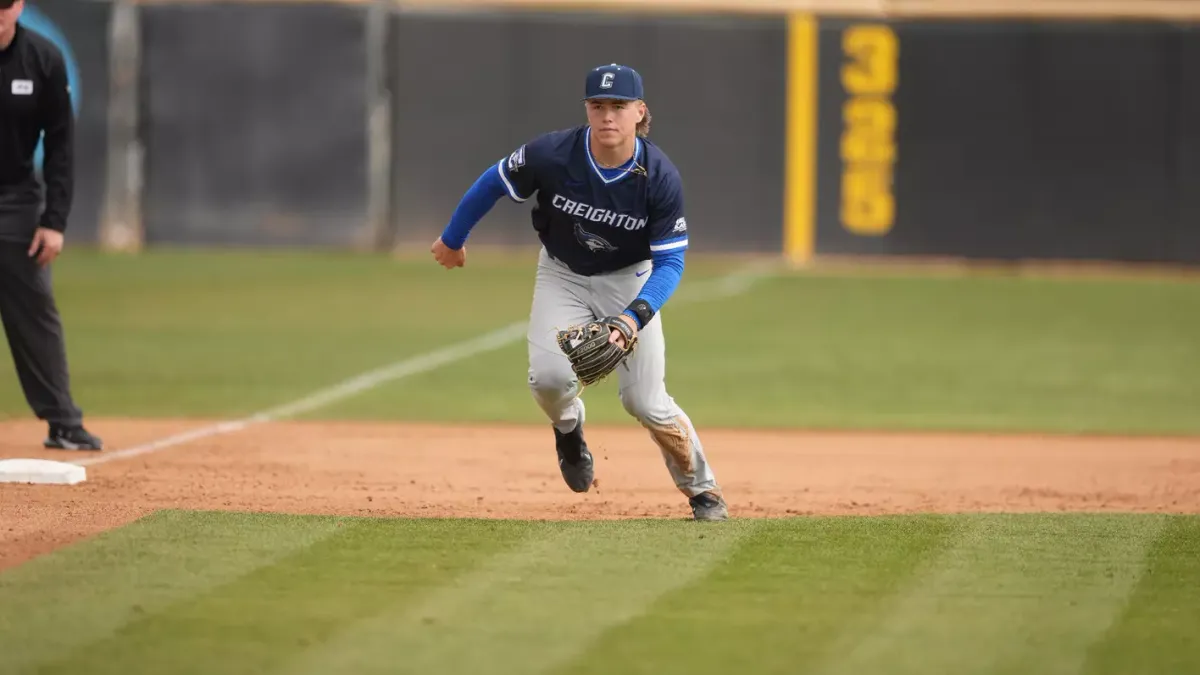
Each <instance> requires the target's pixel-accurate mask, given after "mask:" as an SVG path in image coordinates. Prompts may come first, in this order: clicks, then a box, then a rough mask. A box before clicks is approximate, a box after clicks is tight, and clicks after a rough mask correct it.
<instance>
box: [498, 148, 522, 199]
mask: <svg viewBox="0 0 1200 675" xmlns="http://www.w3.org/2000/svg"><path fill="white" fill-rule="evenodd" d="M514 154H515V153H514ZM511 164H512V157H511V156H510V157H509V158H508V159H502V160H500V162H499V163H498V164H496V173H499V174H500V181H501V182H502V183H504V191H505V192H507V193H508V196H509V198H510V199H512V200H513V201H515V202H518V203H519V202H523V201H525V200H526V199H529V197H522V196H521V195H520V194H518V193H517V189H516V187H515V186H513V180H512V179H511V178H510V177H509V173H510V172H511V171H512V169H510V168H509V166H510V165H511Z"/></svg>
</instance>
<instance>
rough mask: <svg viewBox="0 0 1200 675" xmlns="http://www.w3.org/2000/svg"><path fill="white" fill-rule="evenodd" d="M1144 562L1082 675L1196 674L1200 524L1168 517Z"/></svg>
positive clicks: (1199, 656) (1199, 636)
mask: <svg viewBox="0 0 1200 675" xmlns="http://www.w3.org/2000/svg"><path fill="white" fill-rule="evenodd" d="M1147 558H1148V562H1147V567H1146V571H1145V573H1144V574H1143V575H1142V580H1141V583H1139V584H1138V587H1137V589H1136V590H1135V591H1134V593H1133V595H1132V596H1131V597H1130V600H1129V603H1128V604H1127V605H1126V607H1125V611H1124V613H1123V614H1122V615H1121V617H1120V619H1119V620H1118V621H1117V622H1115V623H1114V624H1113V626H1112V627H1111V628H1110V629H1109V631H1108V633H1106V634H1105V636H1104V639H1103V640H1101V641H1099V642H1097V643H1096V644H1095V645H1094V646H1093V647H1092V649H1091V651H1090V652H1089V653H1088V660H1087V663H1086V665H1085V667H1084V668H1083V670H1082V673H1083V674H1084V675H1178V674H1180V673H1200V518H1197V517H1195V516H1175V517H1172V518H1171V520H1170V522H1169V523H1168V524H1167V526H1166V527H1165V528H1164V530H1163V532H1162V535H1161V536H1160V537H1159V538H1158V541H1157V542H1156V543H1155V545H1154V546H1153V547H1152V548H1151V549H1150V552H1149V554H1148V556H1147Z"/></svg>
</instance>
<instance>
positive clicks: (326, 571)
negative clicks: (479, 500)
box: [39, 519, 530, 675]
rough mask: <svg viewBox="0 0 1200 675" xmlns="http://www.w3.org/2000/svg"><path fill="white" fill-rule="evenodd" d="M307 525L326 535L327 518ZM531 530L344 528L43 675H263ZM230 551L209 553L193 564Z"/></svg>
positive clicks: (440, 524)
mask: <svg viewBox="0 0 1200 675" xmlns="http://www.w3.org/2000/svg"><path fill="white" fill-rule="evenodd" d="M303 522H306V523H308V524H309V525H310V526H312V527H318V528H322V527H324V524H325V523H327V522H330V521H329V520H328V519H305V520H304V521H303ZM230 526H231V527H232V528H234V529H236V528H238V527H239V525H238V524H237V523H236V522H235V523H231V524H230ZM184 529H186V524H185V526H184ZM529 532H530V528H529V526H528V525H523V524H520V523H505V522H481V523H475V522H469V521H462V522H454V521H437V520H429V521H408V520H368V519H361V520H352V521H347V522H346V523H345V524H344V525H343V526H342V527H341V528H340V529H339V530H338V532H337V533H336V534H334V535H333V536H329V537H327V538H325V539H324V540H323V541H321V542H320V543H317V544H315V545H312V546H309V547H307V548H305V549H304V550H302V551H300V552H298V553H297V554H296V555H293V556H291V557H289V558H286V559H283V560H279V561H277V562H276V563H275V564H273V565H270V566H266V567H262V568H261V569H259V570H257V571H255V572H254V573H252V574H248V575H244V576H242V577H240V578H239V579H237V580H236V581H233V582H232V583H229V584H226V585H224V586H220V587H216V588H211V589H210V590H209V591H208V592H206V593H203V594H198V595H195V596H194V597H192V598H191V599H190V600H188V601H185V602H179V603H176V604H174V605H172V606H170V607H168V608H166V609H164V610H163V611H159V612H157V613H155V614H148V615H146V616H145V617H144V618H143V619H142V620H140V621H137V622H134V623H130V624H129V625H127V626H125V627H124V628H123V629H122V630H120V631H119V632H118V633H117V634H115V635H114V636H112V637H111V638H110V639H107V640H103V641H100V642H94V643H91V644H88V645H84V646H82V647H80V648H78V649H76V650H75V651H74V652H72V653H71V654H69V655H67V657H66V658H64V659H62V660H60V661H58V662H55V663H53V664H47V665H46V666H45V667H44V668H43V669H42V670H40V671H39V672H40V673H64V674H73V673H81V672H88V673H120V674H122V675H129V674H131V673H154V674H157V673H167V672H169V673H174V674H187V673H221V674H222V675H236V674H238V673H263V672H269V671H271V670H272V669H273V668H276V667H277V666H278V665H279V664H280V663H281V662H284V661H286V660H287V659H289V658H291V657H293V656H294V655H295V653H296V652H297V651H298V650H303V649H304V648H305V647H307V646H309V645H313V644H320V643H322V642H324V641H326V640H328V639H330V638H331V637H332V636H334V635H336V634H337V633H338V632H340V631H341V630H342V629H343V628H344V627H345V626H347V625H353V624H354V623H355V622H356V621H358V620H359V619H361V618H363V617H368V616H374V615H376V614H378V613H379V612H380V611H382V610H384V609H385V608H387V607H390V606H394V605H397V604H399V605H405V604H406V603H409V602H417V601H419V598H421V597H422V596H423V595H424V594H426V593H428V592H429V591H430V590H431V589H436V588H439V587H441V586H442V585H444V584H449V583H451V582H452V580H453V579H454V578H455V577H456V576H458V575H460V574H463V573H465V572H466V571H468V570H470V569H471V568H472V567H474V566H475V565H477V564H478V563H480V562H481V561H485V560H487V559H488V558H489V557H491V556H493V555H495V554H496V553H497V552H499V551H501V550H503V549H504V548H506V547H508V546H511V545H514V544H516V543H517V542H519V541H521V540H522V538H524V537H525V536H526V535H527V534H528V533H529ZM227 554H228V550H227V549H225V548H222V547H220V546H215V547H211V548H209V549H208V550H205V551H203V552H197V558H196V560H195V561H194V563H193V564H195V565H207V564H212V563H214V562H215V561H218V560H220V559H221V558H223V557H224V556H225V555H227Z"/></svg>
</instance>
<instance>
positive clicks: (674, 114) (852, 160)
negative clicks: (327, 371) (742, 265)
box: [26, 0, 1200, 263]
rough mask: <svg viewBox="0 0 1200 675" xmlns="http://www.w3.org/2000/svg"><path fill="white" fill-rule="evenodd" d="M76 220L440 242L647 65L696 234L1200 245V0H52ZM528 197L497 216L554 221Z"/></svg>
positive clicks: (97, 228) (319, 241)
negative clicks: (536, 214)
mask: <svg viewBox="0 0 1200 675" xmlns="http://www.w3.org/2000/svg"><path fill="white" fill-rule="evenodd" d="M26 18H27V19H28V20H29V23H30V27H31V28H34V29H35V30H43V31H46V32H48V33H49V34H52V36H53V37H54V38H55V39H56V41H58V42H59V43H60V45H61V46H65V47H66V48H67V50H68V53H69V59H70V61H71V63H72V64H73V65H72V78H73V79H74V84H75V92H76V96H77V99H78V101H77V102H78V106H79V107H78V120H79V125H78V130H79V134H78V144H79V153H78V157H79V164H78V169H77V194H76V202H75V209H74V212H73V217H72V221H71V236H72V237H73V239H74V240H75V241H82V242H92V243H96V244H99V245H101V246H104V247H109V248H118V249H136V248H138V247H141V246H153V245H158V244H178V245H192V244H204V245H241V246H330V247H349V248H355V249H362V250H370V249H383V250H386V249H389V248H391V247H396V246H408V245H412V246H427V245H428V242H429V241H431V240H432V239H433V238H434V237H435V236H436V235H437V233H438V232H439V231H440V230H441V228H442V227H443V225H444V224H445V222H446V220H447V218H448V217H449V215H450V213H451V212H452V211H453V209H454V207H455V205H456V204H457V201H458V199H459V198H460V197H461V195H462V193H463V191H465V190H466V188H467V187H468V186H469V185H470V184H471V183H472V182H473V181H474V180H475V178H476V177H477V176H478V175H479V174H480V172H482V171H483V170H485V169H486V168H487V167H488V166H489V165H492V164H494V163H495V162H496V161H497V160H498V159H499V158H500V157H502V156H504V155H506V154H507V153H509V152H510V151H511V150H512V149H514V148H515V147H516V146H518V145H519V144H521V143H522V142H524V141H525V140H527V139H528V138H529V137H531V136H532V135H534V134H536V133H539V132H541V131H544V130H548V129H552V128H561V127H565V126H569V125H573V124H576V123H579V122H582V121H583V110H582V106H581V105H580V103H579V97H580V95H581V90H582V74H583V73H584V72H585V71H586V70H587V69H588V68H590V67H592V66H594V65H597V64H600V63H608V62H625V63H628V64H630V65H634V66H635V67H637V68H638V69H639V70H640V71H641V72H642V73H643V75H644V76H645V78H646V86H647V98H648V103H649V105H650V108H651V111H652V113H653V116H654V123H653V125H652V132H651V138H652V139H653V140H655V141H656V142H658V143H660V144H661V145H662V146H663V147H664V148H665V149H666V150H667V152H668V153H669V154H670V155H671V157H672V158H673V159H674V161H675V163H676V164H677V165H678V166H679V168H680V170H681V172H682V173H683V176H684V179H685V187H686V190H687V203H688V211H689V220H691V221H693V223H694V227H693V234H692V237H693V241H692V245H693V248H694V249H696V250H698V251H712V252H718V251H732V252H760V253H780V254H783V255H787V256H788V257H790V258H791V259H793V260H796V261H806V260H808V259H810V258H811V257H813V256H814V255H822V254H827V255H846V254H850V255H861V254H880V255H906V256H939V257H967V258H987V259H1038V258H1043V259H1044V258H1054V259H1088V260H1117V261H1151V262H1173V263H1200V225H1198V222H1200V188H1197V187H1196V186H1200V2H1193V1H1191V0H1127V1H1125V2H1115V1H1108V0H1042V1H1037V2H1035V1H1034V0H1027V1H1025V2H1019V1H1018V2H1000V1H998V0H957V1H950V0H940V1H939V0H923V1H922V0H891V1H887V0H870V1H868V0H824V1H820V0H795V1H793V2H788V1H787V0H777V1H774V2H772V1H769V0H743V1H742V2H732V3H730V2H725V3H722V2H718V1H717V0H658V1H657V2H648V1H640V2H636V3H635V2H626V1H625V0H617V1H610V2H605V3H600V2H550V1H549V0H487V1H483V0H473V1H467V0H437V1H434V0H406V1H404V2H382V1H377V0H362V1H359V2H341V3H339V2H322V1H319V0H303V1H293V2H284V1H278V2H276V1H264V2H237V1H226V2H201V1H199V0H173V1H168V0H164V1H161V2H158V1H155V2H124V1H116V2H113V1H102V0H82V1H81V0H27V9H26ZM528 223H529V216H528V211H527V207H524V206H522V207H519V208H518V207H513V206H512V205H508V204H501V205H498V206H497V208H496V209H495V210H494V211H493V212H492V214H491V215H490V216H489V217H488V220H487V222H486V223H485V224H483V225H481V226H480V227H479V228H477V230H476V232H475V233H474V234H473V236H472V241H473V242H477V243H489V244H502V245H528V244H532V243H533V242H534V241H535V240H534V236H533V232H532V230H531V228H530V227H529V224H528Z"/></svg>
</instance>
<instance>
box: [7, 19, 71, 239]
mask: <svg viewBox="0 0 1200 675" xmlns="http://www.w3.org/2000/svg"><path fill="white" fill-rule="evenodd" d="M42 134H45V135H44V137H43V139H42V142H43V146H42V151H43V159H42V182H44V183H45V188H46V193H45V209H44V210H42V188H41V186H40V185H39V184H38V180H37V177H36V174H35V173H34V164H33V158H34V151H35V150H36V149H37V144H38V138H39V136H40V135H42ZM73 135H74V115H73V111H72V109H71V90H70V85H69V84H68V81H67V65H66V62H65V61H64V60H63V56H62V53H61V52H60V51H59V50H58V48H57V47H55V46H54V44H53V43H51V42H50V41H49V40H47V39H46V38H44V37H42V36H41V35H38V34H37V33H34V32H32V31H30V30H28V29H26V28H25V27H24V26H22V25H21V24H20V23H18V24H17V27H16V37H14V38H13V41H12V43H11V44H9V45H8V47H7V48H6V49H4V50H0V240H6V241H19V242H24V243H29V241H31V240H32V238H33V232H34V230H35V229H36V228H37V227H45V228H49V229H52V230H58V231H59V232H63V231H65V230H66V228H67V214H68V213H69V212H70V210H71V192H72V189H73V188H74V185H73V169H74V167H73V157H72V143H73ZM39 210H40V211H41V213H40V215H39Z"/></svg>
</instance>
